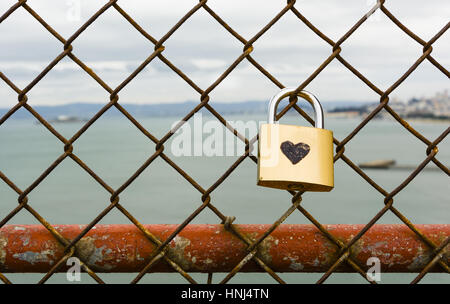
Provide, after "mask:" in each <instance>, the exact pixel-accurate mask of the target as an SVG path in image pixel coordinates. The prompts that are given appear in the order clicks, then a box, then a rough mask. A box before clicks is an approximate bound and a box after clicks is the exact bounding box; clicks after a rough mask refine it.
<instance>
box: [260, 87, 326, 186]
mask: <svg viewBox="0 0 450 304" xmlns="http://www.w3.org/2000/svg"><path fill="white" fill-rule="evenodd" d="M293 92H295V89H294V88H285V89H283V90H281V91H280V92H279V93H278V94H276V95H274V96H273V97H272V99H271V100H270V102H269V119H268V123H267V124H262V125H261V128H260V131H259V140H258V181H257V184H258V185H259V186H265V187H271V188H278V189H287V190H301V191H330V190H331V189H333V187H334V162H333V132H331V131H330V130H325V129H324V128H323V110H322V106H321V104H320V102H319V101H318V100H317V98H316V97H315V96H314V95H313V94H311V93H309V92H306V91H301V92H300V93H298V94H297V96H299V97H302V98H304V99H305V100H306V101H308V102H309V103H310V104H311V105H312V106H313V108H314V111H315V115H314V117H315V127H314V128H313V127H303V126H296V125H281V124H278V122H275V115H276V109H277V106H278V103H279V102H280V101H281V100H282V99H283V98H285V97H287V96H290V95H292V93H293Z"/></svg>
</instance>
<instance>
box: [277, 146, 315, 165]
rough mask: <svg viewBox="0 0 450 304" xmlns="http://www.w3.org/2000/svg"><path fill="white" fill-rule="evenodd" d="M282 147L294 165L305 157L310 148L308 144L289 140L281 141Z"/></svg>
mask: <svg viewBox="0 0 450 304" xmlns="http://www.w3.org/2000/svg"><path fill="white" fill-rule="evenodd" d="M280 148H281V151H283V154H284V155H286V157H287V158H288V159H289V160H290V161H291V162H292V164H293V165H295V164H297V163H298V162H299V161H301V160H302V159H303V158H305V156H306V155H308V153H309V150H310V147H309V145H308V144H305V143H298V144H296V145H294V144H293V143H292V142H290V141H289V140H288V141H285V142H283V143H281V146H280Z"/></svg>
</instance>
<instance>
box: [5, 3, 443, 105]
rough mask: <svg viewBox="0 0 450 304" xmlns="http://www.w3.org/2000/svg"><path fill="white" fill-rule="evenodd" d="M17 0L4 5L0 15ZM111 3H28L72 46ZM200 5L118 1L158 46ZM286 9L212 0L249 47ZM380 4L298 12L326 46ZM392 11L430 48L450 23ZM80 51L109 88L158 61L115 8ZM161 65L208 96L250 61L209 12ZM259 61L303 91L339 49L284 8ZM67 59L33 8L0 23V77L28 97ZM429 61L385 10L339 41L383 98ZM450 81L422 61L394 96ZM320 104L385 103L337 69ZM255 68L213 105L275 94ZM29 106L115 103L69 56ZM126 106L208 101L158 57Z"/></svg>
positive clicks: (317, 83) (315, 85)
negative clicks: (429, 43) (401, 79)
mask: <svg viewBox="0 0 450 304" xmlns="http://www.w3.org/2000/svg"><path fill="white" fill-rule="evenodd" d="M15 2H16V1H15V0H2V1H0V14H3V12H5V11H6V10H7V9H8V8H9V7H10V6H11V5H13V4H14V3H15ZM106 2H107V1H104V0H102V1H100V0H63V1H54V0H28V1H27V3H28V5H29V6H30V7H31V8H33V9H34V10H35V11H36V12H37V13H38V14H39V15H41V16H42V17H43V18H44V19H45V20H46V21H47V22H48V23H49V24H50V25H51V26H52V27H54V28H55V29H56V30H57V31H58V32H59V33H60V34H61V35H62V36H63V37H64V38H66V39H67V38H69V37H70V36H71V35H72V34H73V33H74V32H75V31H76V30H77V29H78V28H79V27H80V26H81V25H82V24H83V23H84V22H85V21H86V20H87V19H88V18H89V17H90V16H92V15H93V14H94V13H95V12H96V10H98V9H99V8H100V7H101V6H103V5H104V4H105V3H106ZM197 3H198V1H188V0H183V1H181V0H178V1H175V0H165V1H143V0H119V1H118V4H119V5H120V6H121V7H122V8H123V9H124V10H125V11H126V12H127V13H128V14H129V15H131V16H132V17H133V18H134V19H135V20H136V21H137V22H138V23H139V24H140V25H141V26H142V27H143V28H144V29H145V30H146V31H147V32H148V33H149V34H151V35H152V36H153V37H155V38H156V39H160V38H161V37H163V36H164V34H165V33H166V32H167V31H168V30H169V29H170V28H171V27H172V26H173V25H174V24H175V23H176V22H177V21H178V20H179V19H180V18H181V17H182V16H183V15H184V14H185V13H186V12H187V11H189V10H190V9H191V8H192V7H193V6H195V5H196V4H197ZM285 4H286V1H275V0H273V1H253V0H252V1H242V0H241V1H237V0H227V1H224V0H222V1H217V0H216V1H214V0H211V1H208V5H209V6H210V7H211V8H212V9H213V10H214V11H215V12H216V13H217V14H219V15H220V16H221V17H222V18H223V19H224V20H225V21H226V22H227V23H228V24H229V25H230V26H231V27H232V28H233V29H235V30H236V31H237V32H238V33H239V34H240V35H241V36H243V37H244V38H245V39H247V40H249V39H250V38H251V37H253V36H254V35H255V34H256V33H257V32H258V31H259V30H260V29H261V28H262V27H264V25H266V24H267V23H268V22H269V20H271V19H272V18H273V17H274V16H275V15H276V14H277V13H278V12H279V11H280V10H281V9H282V8H283V7H284V6H285ZM373 4H374V1H373V0H346V1H338V0H333V1H331V0H323V1H320V2H318V1H313V0H298V1H297V2H296V4H295V7H296V8H297V9H298V10H299V11H300V12H301V13H302V14H303V15H304V16H305V17H306V18H308V19H309V20H310V21H311V22H312V23H313V24H314V25H315V26H316V27H318V28H319V29H320V30H321V31H322V32H323V33H325V34H326V35H327V36H328V37H330V38H331V39H333V40H334V41H337V40H338V39H339V38H340V37H341V36H342V35H343V34H344V33H345V32H347V31H348V30H349V29H350V28H351V27H352V26H353V25H354V24H355V23H356V22H357V21H358V20H359V19H360V18H361V17H362V16H363V15H364V14H366V13H367V12H368V11H369V10H370V8H371V7H372V6H373ZM385 6H386V7H387V8H388V9H389V10H390V11H391V12H392V13H393V14H394V15H395V16H396V17H397V18H398V19H399V20H400V21H401V22H402V23H403V24H405V25H406V26H408V27H409V28H410V29H411V30H412V31H413V32H414V33H416V34H417V35H418V36H419V37H421V38H422V39H423V40H425V41H427V40H429V39H430V38H431V37H433V36H434V35H435V34H436V33H437V32H438V31H439V30H440V29H442V28H443V27H444V26H445V25H446V23H447V22H449V16H450V1H445V0H439V1H438V0H429V1H426V2H424V1H418V0H397V1H389V0H388V1H386V4H385ZM449 32H450V31H447V32H446V33H445V34H444V35H443V36H442V37H441V38H440V39H439V40H438V41H437V42H436V43H435V44H434V45H433V52H432V56H433V57H434V58H435V59H436V60H437V61H438V62H440V63H441V64H442V65H443V66H444V67H445V68H446V69H447V70H448V69H450V33H449ZM72 45H73V53H74V54H75V55H76V56H77V57H78V58H80V59H81V60H82V61H83V62H85V63H86V64H87V65H88V66H89V67H91V68H92V69H93V70H94V71H95V72H96V73H97V74H98V75H99V76H100V77H101V78H102V79H103V80H104V81H105V82H106V83H107V84H108V85H109V86H110V87H112V88H115V87H116V86H117V85H119V84H120V83H121V82H122V81H123V80H124V79H125V78H126V77H127V76H128V75H129V74H130V73H131V72H132V71H133V70H134V69H135V68H136V67H137V66H139V64H140V63H141V62H142V61H144V60H145V59H146V58H147V57H148V56H149V55H150V54H151V53H152V52H153V44H151V43H150V42H149V41H148V40H146V39H145V38H144V37H143V36H142V35H140V34H139V33H138V32H137V31H136V30H135V29H134V28H133V27H132V26H131V25H130V24H129V23H128V22H127V21H126V20H125V19H124V18H123V17H122V16H121V15H120V14H119V13H118V12H117V11H116V10H115V9H114V8H110V9H108V10H107V11H106V13H104V14H103V15H102V16H100V17H99V18H98V20H97V21H96V22H94V23H93V24H92V25H91V26H89V27H88V28H87V30H86V31H85V32H84V33H82V34H81V35H80V36H79V38H77V39H76V40H75V41H74V42H73V44H72ZM164 46H165V51H164V52H163V54H164V56H165V57H166V58H167V59H168V60H170V61H171V62H172V63H173V64H174V65H176V66H177V67H178V68H180V69H181V70H182V71H183V72H185V73H186V74H187V75H188V76H189V77H190V78H191V79H192V80H193V81H194V82H195V83H196V84H197V85H198V86H199V87H200V88H202V89H206V88H207V87H208V86H210V85H211V84H212V83H213V82H214V81H215V80H216V79H217V78H218V77H219V75H221V74H222V73H223V72H224V71H225V70H226V69H227V67H228V66H229V65H230V64H231V63H232V62H233V61H234V60H235V59H236V58H238V57H239V55H241V54H242V49H243V45H242V43H241V42H240V41H238V40H237V39H236V38H234V37H233V36H232V35H230V34H229V33H228V32H227V31H226V30H225V29H224V28H223V27H222V26H221V25H220V24H219V23H218V22H217V21H216V20H214V19H213V18H212V17H211V16H210V15H209V14H208V13H207V12H206V11H205V10H204V9H200V10H199V11H197V13H195V15H194V16H193V17H191V18H190V19H189V20H188V21H187V22H186V23H184V24H183V25H182V26H181V28H180V29H179V30H178V31H176V32H175V33H174V34H173V36H172V37H170V38H169V40H167V41H166V42H165V43H164ZM253 46H254V51H253V52H252V54H251V56H252V57H253V58H254V59H255V60H256V61H258V62H259V63H260V64H261V65H262V66H263V67H264V68H265V69H267V70H268V71H269V72H270V73H271V74H273V75H274V76H275V77H276V78H277V79H278V80H279V81H280V82H281V83H282V84H283V85H285V86H287V87H289V86H293V87H296V86H298V85H299V84H301V83H302V82H303V81H304V80H305V79H306V78H307V77H308V76H309V75H310V74H311V73H312V72H313V71H314V70H315V69H316V68H317V67H318V66H319V65H320V64H321V63H322V62H323V61H324V60H325V59H326V58H327V57H328V56H329V55H330V54H331V53H332V48H331V47H330V46H329V45H328V44H327V43H325V42H324V41H323V40H322V39H320V38H319V37H318V36H316V35H315V34H314V33H313V32H312V31H311V30H310V29H309V28H307V27H306V26H305V25H304V24H303V23H302V22H301V21H300V20H299V19H298V18H297V17H296V16H295V15H294V14H293V13H292V12H290V11H288V12H287V13H286V14H285V15H284V16H283V17H282V18H281V20H280V21H278V22H277V23H276V24H275V25H274V26H273V27H272V28H271V29H270V30H269V31H268V32H266V34H264V35H263V36H262V37H261V38H260V39H259V40H257V41H256V42H255V43H254V45H253ZM62 50H63V45H62V44H61V43H60V42H59V41H58V40H56V39H55V38H54V37H53V36H52V35H51V34H50V33H49V32H47V30H46V29H45V28H44V27H43V26H42V25H40V24H39V23H38V22H37V21H36V20H35V19H34V18H33V17H32V16H31V15H29V14H28V13H27V12H26V11H25V9H23V8H19V9H18V10H17V11H16V12H14V13H13V14H12V15H11V16H10V17H8V18H7V19H6V20H5V21H4V22H2V23H0V71H1V72H3V73H4V74H5V75H6V76H7V77H8V78H9V79H11V80H12V81H13V82H14V83H15V84H16V85H18V86H19V88H24V87H25V86H26V85H27V84H28V83H30V82H31V81H32V80H33V79H34V78H35V77H36V76H37V75H38V74H39V72H40V71H41V70H42V69H43V68H44V67H45V66H46V65H48V64H49V63H50V62H51V61H52V60H53V59H54V58H55V57H56V56H57V55H58V54H59V53H61V52H62ZM421 54H422V46H421V45H420V44H418V43H417V42H415V41H414V40H413V39H411V38H410V37H408V36H407V35H406V34H405V33H404V32H402V31H401V30H400V29H399V28H398V27H397V26H396V25H395V24H394V23H392V21H391V20H389V19H388V18H387V17H386V16H385V15H384V14H383V13H381V12H377V13H375V14H374V15H373V16H371V17H370V18H369V20H368V21H367V22H366V23H364V24H363V25H362V26H361V27H360V28H359V29H358V30H357V32H356V33H354V34H353V35H352V36H351V37H350V38H349V39H348V40H347V41H345V42H344V43H343V44H342V52H341V56H342V57H343V58H344V59H346V60H347V61H348V62H349V63H350V64H352V65H353V66H354V67H355V68H357V69H358V70H359V71H361V72H362V73H363V74H364V75H365V76H366V77H367V78H368V79H369V80H370V81H372V82H373V83H374V84H375V85H376V86H378V87H379V88H380V89H382V90H386V89H387V88H388V87H389V86H390V85H391V84H392V83H394V82H395V81H396V80H397V79H398V78H399V77H400V76H401V75H402V74H403V73H404V72H405V71H406V70H407V69H408V68H409V67H410V66H411V65H412V64H413V63H414V62H415V61H416V60H417V59H418V58H419V57H420V56H421ZM449 88H450V85H449V80H448V78H447V77H446V76H445V75H444V74H443V73H442V72H440V71H439V70H438V69H437V68H436V67H434V66H433V65H432V64H431V63H429V62H428V61H426V60H425V62H423V63H422V64H421V66H419V68H418V69H417V70H416V71H415V72H414V73H413V74H412V75H411V76H410V77H409V78H408V79H407V80H406V81H405V82H404V83H403V84H401V86H400V87H399V88H398V89H397V90H395V91H394V92H393V93H392V95H391V96H392V97H396V98H399V99H400V100H407V99H409V98H412V97H421V96H433V95H434V94H435V93H436V92H438V91H443V90H444V89H449ZM306 89H307V90H308V91H311V92H313V93H314V94H315V95H316V96H318V97H319V99H320V100H324V101H377V100H379V96H378V95H377V94H376V93H375V92H373V91H372V90H371V89H370V88H369V87H368V86H367V85H365V84H364V83H363V82H362V81H361V80H359V79H358V78H357V77H356V76H355V75H353V74H352V73H351V72H350V71H348V70H347V69H346V68H345V67H344V66H343V65H342V64H341V63H340V62H338V61H337V60H334V61H333V62H331V63H330V64H329V65H328V66H327V67H326V68H325V70H324V71H323V72H322V73H321V74H320V75H319V76H318V77H317V78H316V79H315V80H314V81H313V82H311V83H310V84H309V85H308V86H307V88H306ZM278 90H279V89H278V88H277V86H275V85H274V84H273V83H272V82H270V81H269V80H267V78H266V77H265V76H264V75H263V74H261V72H259V71H258V70H257V69H256V68H254V67H253V65H251V64H250V63H249V62H248V61H247V60H244V61H243V62H241V64H239V65H238V66H237V68H236V69H235V70H234V71H233V72H232V73H231V74H230V75H229V76H228V77H227V78H226V79H225V80H224V81H223V82H222V83H221V84H220V85H219V86H218V87H217V88H216V89H214V90H213V91H212V92H211V93H210V97H211V101H212V102H239V101H247V100H252V101H254V100H258V101H266V100H268V99H269V98H270V97H271V96H272V95H273V94H275V93H277V92H278ZM27 96H28V100H29V101H28V102H29V103H30V104H31V105H60V104H66V103H72V102H89V103H105V102H107V101H109V94H108V93H107V92H106V91H105V90H104V89H103V88H102V87H100V86H99V85H98V84H97V83H96V82H95V81H94V80H93V79H92V78H91V77H90V76H89V75H88V74H86V73H85V72H84V71H83V70H81V69H80V68H79V67H78V66H77V65H76V64H75V63H74V62H73V61H72V60H71V59H70V58H64V59H63V60H62V61H61V62H60V63H59V64H58V65H57V66H56V67H55V68H54V69H53V70H52V71H51V72H49V73H48V74H47V75H46V76H45V77H44V79H43V80H41V82H39V83H38V84H37V85H36V86H35V87H34V88H33V89H32V90H31V91H30V92H29V93H28V94H27ZM119 97H120V99H119V100H120V102H123V103H138V104H145V103H153V104H155V103H174V102H184V101H199V99H200V95H199V94H198V93H197V92H196V91H194V90H193V89H192V88H191V87H190V86H189V85H188V84H187V83H186V82H185V81H184V80H182V79H181V78H180V77H179V76H178V75H177V74H175V73H174V72H173V71H172V70H170V69H169V68H168V67H167V66H166V65H165V64H164V63H162V62H161V61H160V60H159V59H155V60H154V61H152V62H151V63H150V64H149V65H148V66H147V67H146V68H145V69H144V70H143V71H142V72H141V74H139V75H138V76H137V77H136V78H135V80H133V81H132V82H131V83H130V84H129V85H127V86H126V87H125V88H124V89H123V90H122V91H121V92H120V94H119ZM15 103H17V94H16V93H15V92H14V91H13V90H11V89H10V88H9V87H8V86H7V85H6V84H5V83H4V82H3V81H0V107H2V108H5V107H11V106H13V105H14V104H15Z"/></svg>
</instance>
